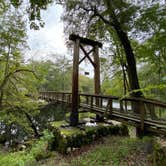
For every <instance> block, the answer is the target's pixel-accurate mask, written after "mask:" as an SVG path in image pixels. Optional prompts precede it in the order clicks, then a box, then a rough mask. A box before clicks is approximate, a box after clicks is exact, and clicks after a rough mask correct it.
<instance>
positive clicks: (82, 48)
mask: <svg viewBox="0 0 166 166" xmlns="http://www.w3.org/2000/svg"><path fill="white" fill-rule="evenodd" d="M80 48H81V50H82V51H83V52H84V54H85V56H86V57H87V58H88V59H89V61H90V62H91V64H92V65H93V66H94V67H95V63H94V62H93V61H92V59H91V58H90V56H89V54H88V53H87V52H86V51H85V49H84V47H83V46H82V45H81V44H80ZM86 57H85V58H86Z"/></svg>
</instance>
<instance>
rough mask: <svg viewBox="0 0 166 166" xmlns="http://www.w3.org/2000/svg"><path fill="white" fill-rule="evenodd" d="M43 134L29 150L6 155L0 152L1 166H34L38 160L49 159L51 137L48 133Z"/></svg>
mask: <svg viewBox="0 0 166 166" xmlns="http://www.w3.org/2000/svg"><path fill="white" fill-rule="evenodd" d="M43 134H44V135H43V137H41V138H40V139H39V140H37V141H35V142H34V143H33V144H32V145H31V146H32V148H30V149H27V150H23V151H18V152H10V153H7V154H4V153H2V152H1V153H0V163H1V166H26V165H36V163H37V161H38V160H40V159H43V158H47V157H49V156H50V155H51V153H50V152H49V151H48V147H49V144H50V142H51V141H52V138H53V135H52V133H50V132H49V131H44V133H43Z"/></svg>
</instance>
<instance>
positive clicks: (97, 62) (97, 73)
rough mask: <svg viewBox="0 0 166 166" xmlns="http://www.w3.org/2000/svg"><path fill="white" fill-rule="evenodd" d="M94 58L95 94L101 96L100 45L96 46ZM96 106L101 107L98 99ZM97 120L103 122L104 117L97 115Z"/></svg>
mask: <svg viewBox="0 0 166 166" xmlns="http://www.w3.org/2000/svg"><path fill="white" fill-rule="evenodd" d="M93 49H94V51H93V57H94V64H95V66H94V88H95V89H94V90H95V94H100V93H101V87H100V59H99V47H98V45H95V46H94V47H93ZM96 105H97V106H100V102H99V98H96ZM96 120H97V121H102V120H103V117H101V116H100V115H98V114H96Z"/></svg>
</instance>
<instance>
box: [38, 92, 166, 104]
mask: <svg viewBox="0 0 166 166" xmlns="http://www.w3.org/2000/svg"><path fill="white" fill-rule="evenodd" d="M39 93H47V94H48V93H54V94H64V95H65V94H68V95H69V94H70V95H72V93H71V92H56V91H41V92H39ZM79 96H87V97H96V98H103V99H113V100H119V101H120V100H121V101H135V102H144V103H148V104H153V105H157V106H159V107H166V102H162V101H159V100H156V99H149V98H140V97H139V98H136V97H125V98H121V97H118V96H111V95H101V94H87V93H79Z"/></svg>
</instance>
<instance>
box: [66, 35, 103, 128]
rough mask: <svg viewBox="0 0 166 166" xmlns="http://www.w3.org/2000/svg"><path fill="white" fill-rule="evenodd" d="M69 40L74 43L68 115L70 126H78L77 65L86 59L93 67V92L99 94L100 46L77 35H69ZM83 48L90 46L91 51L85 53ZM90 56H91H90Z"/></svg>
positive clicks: (98, 117)
mask: <svg viewBox="0 0 166 166" xmlns="http://www.w3.org/2000/svg"><path fill="white" fill-rule="evenodd" d="M69 39H70V40H72V41H73V42H74V55H73V76H72V106H71V114H70V125H71V126H76V125H77V124H78V121H79V119H78V106H79V96H78V92H79V91H78V89H79V85H78V82H79V80H78V78H79V64H80V63H81V62H82V61H84V60H85V58H87V59H88V60H89V61H90V63H91V64H92V66H93V67H94V88H95V89H94V92H95V94H100V92H101V88H100V63H99V48H101V47H102V44H101V43H99V42H97V41H93V40H90V39H87V38H83V37H80V36H78V35H74V34H71V35H70V36H69ZM84 46H90V47H91V48H92V49H91V50H90V51H89V52H87V51H86V49H85V47H84ZM80 49H81V50H82V52H83V53H84V57H83V58H82V59H81V60H80V59H79V54H80ZM90 54H92V56H90ZM96 105H99V101H96ZM96 119H97V120H100V116H99V115H97V116H96Z"/></svg>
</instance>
